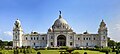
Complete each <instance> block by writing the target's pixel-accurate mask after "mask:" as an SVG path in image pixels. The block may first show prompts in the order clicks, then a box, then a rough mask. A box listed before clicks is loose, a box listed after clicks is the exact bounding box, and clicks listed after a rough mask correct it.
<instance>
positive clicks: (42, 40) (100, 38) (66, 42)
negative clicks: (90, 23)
mask: <svg viewBox="0 0 120 54" xmlns="http://www.w3.org/2000/svg"><path fill="white" fill-rule="evenodd" d="M95 45H97V46H100V47H106V46H107V27H106V24H105V23H104V21H103V20H102V22H101V23H100V26H99V28H98V33H97V34H89V33H88V32H87V31H86V32H84V33H83V34H76V33H75V32H74V31H73V29H71V27H70V26H69V24H68V23H67V22H66V20H65V19H63V18H62V16H61V12H60V15H59V17H58V19H57V20H55V22H54V24H53V25H52V26H51V27H50V28H49V29H48V32H47V33H46V34H41V33H38V32H34V31H32V32H31V33H30V34H24V33H23V29H22V27H21V22H20V21H19V20H18V19H17V20H16V21H15V23H14V28H13V47H16V46H17V47H21V46H31V47H59V46H68V47H94V46H95Z"/></svg>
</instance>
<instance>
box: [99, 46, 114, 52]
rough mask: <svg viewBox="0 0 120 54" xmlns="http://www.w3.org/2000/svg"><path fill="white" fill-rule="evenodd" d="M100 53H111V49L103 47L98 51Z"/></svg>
mask: <svg viewBox="0 0 120 54" xmlns="http://www.w3.org/2000/svg"><path fill="white" fill-rule="evenodd" d="M100 51H101V52H112V49H111V48H109V47H104V48H102V49H101V50H100Z"/></svg>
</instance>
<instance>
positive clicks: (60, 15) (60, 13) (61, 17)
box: [59, 11, 62, 19]
mask: <svg viewBox="0 0 120 54" xmlns="http://www.w3.org/2000/svg"><path fill="white" fill-rule="evenodd" d="M59 12H60V15H59V19H60V18H62V16H61V11H59Z"/></svg>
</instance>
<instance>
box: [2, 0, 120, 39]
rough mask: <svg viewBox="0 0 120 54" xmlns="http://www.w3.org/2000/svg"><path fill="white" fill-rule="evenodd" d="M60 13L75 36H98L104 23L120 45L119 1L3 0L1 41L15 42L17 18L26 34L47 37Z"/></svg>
mask: <svg viewBox="0 0 120 54" xmlns="http://www.w3.org/2000/svg"><path fill="white" fill-rule="evenodd" d="M59 10H61V11H62V16H63V18H64V19H65V20H66V21H67V22H68V23H69V25H70V26H71V27H72V28H73V30H74V31H75V32H77V33H83V32H84V31H86V30H87V31H88V32H89V33H93V34H94V33H97V31H98V28H99V24H100V22H101V20H102V19H104V21H105V23H106V24H107V27H108V36H109V37H110V38H111V39H113V40H115V41H120V39H119V38H120V36H119V35H120V33H119V32H120V21H119V20H120V0H0V39H2V40H12V29H13V25H14V21H15V20H16V19H17V18H18V19H19V20H20V21H21V23H22V28H23V30H24V32H25V33H30V32H31V31H32V30H33V31H38V32H40V33H47V30H48V28H50V27H51V26H52V24H53V23H54V21H55V20H56V19H57V18H58V15H59Z"/></svg>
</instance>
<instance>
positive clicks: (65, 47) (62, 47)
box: [60, 46, 69, 49]
mask: <svg viewBox="0 0 120 54" xmlns="http://www.w3.org/2000/svg"><path fill="white" fill-rule="evenodd" d="M68 48H69V47H68V46H61V47H60V49H68Z"/></svg>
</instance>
